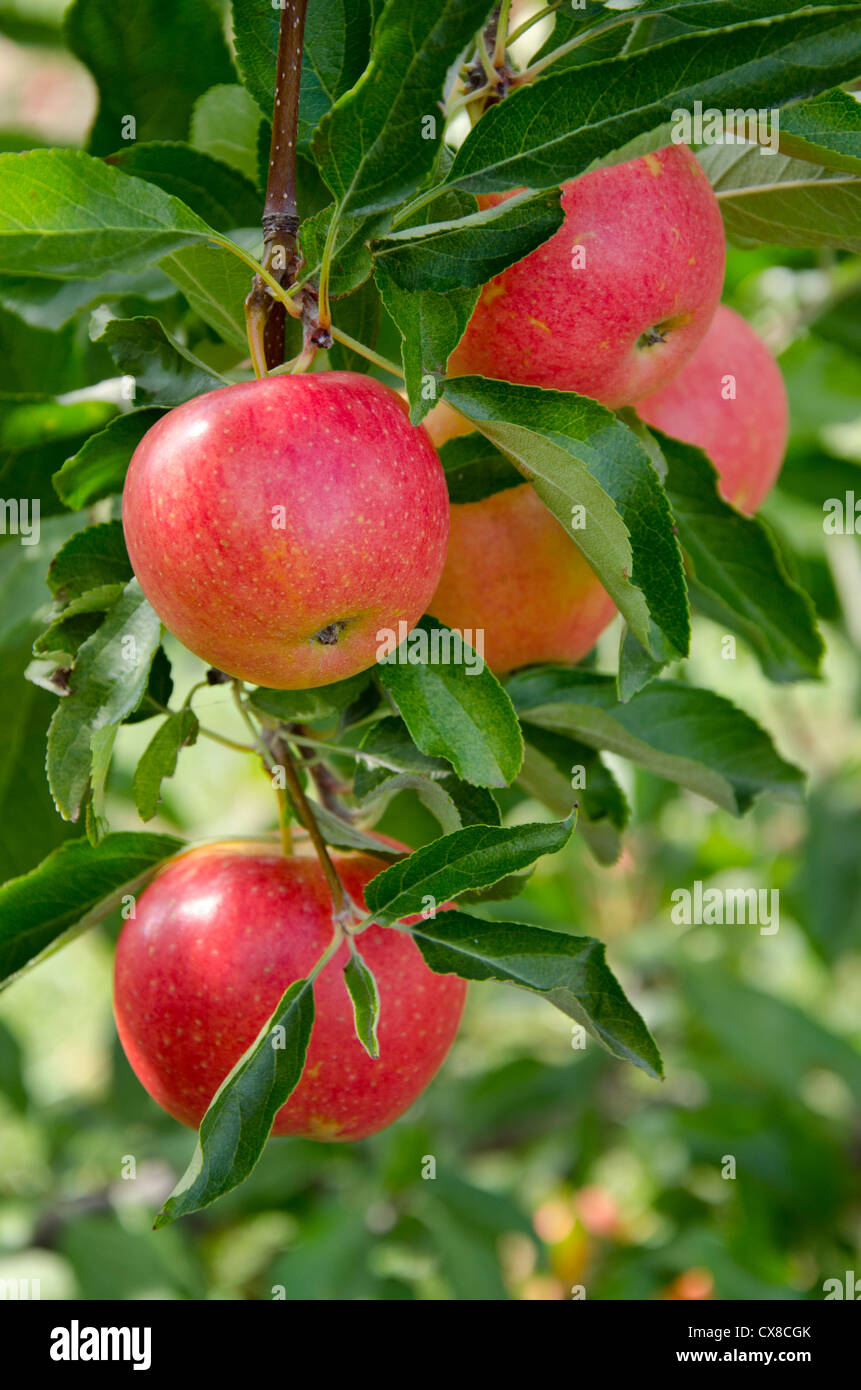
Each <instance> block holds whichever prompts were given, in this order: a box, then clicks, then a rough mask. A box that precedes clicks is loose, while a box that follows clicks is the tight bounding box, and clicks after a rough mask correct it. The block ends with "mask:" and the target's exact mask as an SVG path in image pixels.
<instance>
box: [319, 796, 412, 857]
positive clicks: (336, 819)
mask: <svg viewBox="0 0 861 1390" xmlns="http://www.w3.org/2000/svg"><path fill="white" fill-rule="evenodd" d="M308 803H309V805H310V807H311V810H312V812H313V814H314V819H315V821H316V822H317V827H318V829H319V831H320V834H321V835H322V836H323V839H324V840H325V841H326V844H327V845H331V846H332V848H333V849H345V850H357V851H358V852H359V853H360V854H373V855H375V856H376V858H378V859H400V858H402V856H403V854H404V851H403V850H402V849H393V848H392V846H391V845H387V844H385V843H384V842H383V841H381V840H379V839H378V838H377V836H376V835H373V834H366V833H365V831H364V830H360V829H359V828H358V826H356V825H353V824H352V823H351V822H349V821H345V820H342V819H341V817H340V816H336V815H335V814H334V812H333V811H328V810H327V809H326V807H325V806H321V805H320V803H319V802H317V801H314V800H313V798H312V797H310V796H309V797H308ZM293 810H294V814H295V817H296V822H297V824H299V825H301V824H302V817H301V816H300V815H299V811H298V809H297V808H296V807H295V806H294V807H293Z"/></svg>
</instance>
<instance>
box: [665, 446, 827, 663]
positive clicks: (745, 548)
mask: <svg viewBox="0 0 861 1390" xmlns="http://www.w3.org/2000/svg"><path fill="white" fill-rule="evenodd" d="M656 437H657V438H658V441H659V443H660V445H661V449H662V452H663V454H664V458H665V459H666V461H667V465H668V469H667V476H666V478H665V480H664V486H665V487H666V490H667V496H668V497H669V499H670V505H671V506H672V508H673V515H674V516H675V519H676V525H677V527H678V534H679V540H680V541H681V544H682V548H683V549H684V550H685V552H686V554H687V556H688V559H689V561H690V566H691V574H692V579H693V581H694V582H693V584H692V586H691V595H692V598H693V600H694V603H695V605H696V606H697V607H699V608H700V609H701V610H702V611H703V612H704V613H706V614H707V616H709V617H711V618H713V619H714V620H715V621H716V622H719V623H722V624H724V625H725V626H726V627H728V628H729V629H730V630H731V631H732V632H737V633H739V634H740V635H741V636H743V637H744V638H745V639H746V640H747V641H748V642H749V643H750V645H751V646H752V648H753V650H754V651H755V652H756V655H757V657H758V659H759V662H760V664H761V666H762V669H763V671H764V672H765V674H766V675H767V676H768V677H769V679H770V680H773V681H797V680H812V679H814V678H815V677H817V676H818V675H819V674H820V664H821V661H822V657H823V654H824V650H825V648H824V643H823V641H822V638H821V636H820V634H819V630H818V628H817V626H816V614H815V612H814V608H813V604H812V603H811V601H810V599H809V598H808V596H807V594H806V593H805V592H804V590H803V589H801V588H800V587H799V586H798V585H797V584H796V583H794V582H793V580H792V579H791V578H790V577H789V574H788V573H787V570H786V566H785V564H784V562H783V559H782V557H781V554H780V551H779V549H778V547H777V544H776V542H775V540H774V539H773V537H772V535H771V533H770V531H769V530H768V528H767V526H766V525H765V523H764V522H762V521H760V520H758V519H757V518H755V517H748V516H743V515H742V514H741V513H740V512H737V511H736V510H735V508H734V507H731V506H730V505H729V503H728V502H725V501H724V500H723V498H722V497H721V496H720V493H719V492H718V474H717V470H716V469H715V468H714V466H713V465H712V463H711V462H710V461H709V459H708V458H707V457H706V455H705V454H704V453H703V452H702V450H701V449H696V448H694V447H693V446H692V445H690V444H682V443H680V442H679V440H676V439H669V438H667V436H666V435H662V434H659V433H657V432H656Z"/></svg>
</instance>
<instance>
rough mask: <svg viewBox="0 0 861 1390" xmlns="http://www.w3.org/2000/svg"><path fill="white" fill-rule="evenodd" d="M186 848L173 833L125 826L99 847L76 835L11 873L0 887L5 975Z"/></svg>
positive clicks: (1, 974) (0, 954)
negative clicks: (135, 831)
mask: <svg viewBox="0 0 861 1390" xmlns="http://www.w3.org/2000/svg"><path fill="white" fill-rule="evenodd" d="M182 848H183V843H182V841H181V840H177V839H175V838H174V837H173V836H172V835H150V834H130V833H127V832H123V833H121V834H119V835H108V836H106V838H105V839H104V840H102V842H101V844H100V845H99V846H98V848H96V849H94V848H93V847H92V846H91V845H89V844H87V843H86V841H85V840H72V841H70V842H69V843H68V844H65V845H61V846H60V847H59V849H55V850H54V851H53V853H52V854H49V855H48V857H47V859H45V860H44V861H43V862H42V863H41V864H39V866H38V867H37V868H35V869H33V870H31V872H30V873H28V874H24V875H23V876H22V877H21V878H15V879H12V880H11V882H9V883H7V884H5V886H4V887H3V888H0V978H2V979H4V980H7V979H8V977H9V976H11V975H14V974H16V973H17V972H18V971H20V970H22V969H23V967H24V966H25V965H27V964H29V963H31V962H33V961H35V960H36V958H37V957H42V956H43V955H44V954H47V953H48V951H49V948H51V947H52V946H57V945H61V944H63V945H64V944H65V942H66V941H67V940H70V939H71V935H72V933H73V932H74V934H75V935H77V934H78V933H79V932H82V931H84V930H85V929H86V928H87V927H89V926H91V925H92V924H93V923H94V922H98V921H100V920H101V918H103V917H106V916H107V915H108V913H109V912H112V911H113V910H114V908H115V907H117V906H118V904H119V903H120V901H121V899H122V898H123V897H125V896H127V895H129V894H132V895H133V894H135V893H137V892H138V890H139V889H140V888H142V887H143V885H144V884H145V883H146V882H147V881H148V879H149V878H150V877H151V876H152V874H153V873H154V872H155V870H156V869H157V868H158V866H159V864H161V863H162V862H163V861H164V860H165V859H168V858H169V857H170V856H171V855H173V854H177V853H178V852H179V851H180V850H181V849H182ZM60 938H63V940H62V941H61V940H60Z"/></svg>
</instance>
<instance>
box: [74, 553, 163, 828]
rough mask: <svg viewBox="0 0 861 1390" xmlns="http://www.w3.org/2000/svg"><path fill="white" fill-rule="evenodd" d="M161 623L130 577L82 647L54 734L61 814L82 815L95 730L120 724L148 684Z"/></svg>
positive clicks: (159, 638)
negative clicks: (116, 600)
mask: <svg viewBox="0 0 861 1390" xmlns="http://www.w3.org/2000/svg"><path fill="white" fill-rule="evenodd" d="M160 641H161V623H160V621H159V618H158V615H157V614H156V613H155V612H154V611H153V609H152V608H151V607H150V605H149V604H148V603H147V601H146V599H145V598H144V596H143V593H142V592H141V588H140V585H139V584H138V582H137V580H136V579H132V580H130V582H129V583H128V584H127V586H126V588H125V589H124V591H123V595H122V598H120V599H119V600H118V602H117V603H116V604H115V606H114V607H113V608H112V609H111V611H110V612H109V613H108V615H107V617H106V619H105V621H104V622H103V623H102V625H101V627H100V628H99V629H98V631H97V632H94V633H93V635H92V637H89V638H88V639H87V641H86V642H84V644H83V646H82V647H81V648H80V650H79V652H78V658H77V661H76V663H75V667H74V670H73V672H72V675H71V677H70V679H69V690H70V693H69V694H68V695H65V696H64V697H63V698H62V699H61V700H60V702H59V704H58V705H57V709H56V712H55V714H54V717H53V719H52V720H51V728H50V731H49V733H48V760H47V771H48V782H49V783H50V787H51V793H52V795H53V797H54V801H55V802H56V805H57V810H58V811H59V812H60V815H61V816H63V817H64V819H66V820H77V817H78V814H79V812H80V809H81V803H82V801H83V799H84V797H85V795H86V792H87V785H88V782H89V777H90V768H91V762H92V750H91V741H92V736H93V734H94V733H96V732H97V730H99V729H103V728H104V727H105V725H107V724H118V723H120V722H121V721H122V720H123V719H124V718H125V716H126V715H127V714H130V713H131V712H132V710H133V709H134V708H135V706H136V705H137V703H138V701H139V700H140V698H141V696H142V694H143V692H144V690H145V689H146V683H147V677H148V675H149V670H150V666H151V664H152V659H153V656H154V655H155V651H156V649H157V647H158V645H159V642H160Z"/></svg>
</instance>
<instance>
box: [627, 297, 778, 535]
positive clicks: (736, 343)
mask: <svg viewBox="0 0 861 1390" xmlns="http://www.w3.org/2000/svg"><path fill="white" fill-rule="evenodd" d="M727 376H733V377H735V392H736V397H735V400H731V399H730V400H725V399H724V395H723V390H724V379H725V378H726V377H727ZM637 411H638V413H639V415H640V417H641V419H643V420H645V421H646V424H648V425H654V426H655V428H656V429H659V430H663V432H664V434H671V435H674V436H675V438H677V439H683V440H685V441H686V443H688V444H696V445H698V447H699V448H700V449H704V450H705V452H706V453H707V454H708V456H709V458H710V459H711V461H712V463H713V464H714V466H715V468H716V469H717V471H718V473H719V474H720V490H721V492H722V493H723V495H724V497H725V498H726V499H727V501H728V502H732V503H733V505H734V506H736V507H738V509H739V510H740V511H742V512H747V514H748V515H749V516H750V515H752V514H753V513H754V512H755V511H756V509H757V507H759V506H760V505H761V503H762V502H763V501H764V500H765V498H766V497H767V496H768V494H769V492H770V491H771V489H772V488H773V486H774V483H775V480H776V479H777V475H778V473H779V472H780V469H781V467H782V465H783V457H784V454H785V453H786V441H787V439H788V437H789V400H788V398H787V394H786V385H785V383H784V380H783V376H782V374H781V371H780V368H779V367H778V365H777V363H776V362H775V360H774V358H773V357H772V355H771V353H770V352H769V350H768V348H767V347H766V345H765V343H764V342H763V341H762V339H761V338H760V336H759V334H758V333H757V332H756V331H755V329H753V328H751V326H750V324H749V323H748V322H747V320H746V319H743V318H742V317H741V314H737V313H736V312H735V310H734V309H730V308H729V307H728V305H726V304H721V305H720V306H719V307H718V310H717V313H716V314H715V316H714V318H713V319H712V322H711V326H710V328H709V331H708V333H707V334H706V336H705V338H704V339H703V341H702V343H701V344H700V346H699V347H698V348H697V350H696V352H695V353H694V355H693V357H692V358H691V359H690V361H689V362H687V363H686V364H685V366H684V367H683V368H682V370H681V371H680V372H679V374H678V376H677V377H674V378H673V380H672V381H671V382H669V383H668V385H666V386H665V387H663V389H662V390H660V391H657V392H656V393H655V395H654V396H648V397H647V398H646V400H644V401H640V403H639V405H638V406H637Z"/></svg>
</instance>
